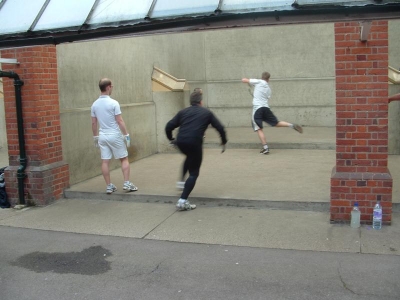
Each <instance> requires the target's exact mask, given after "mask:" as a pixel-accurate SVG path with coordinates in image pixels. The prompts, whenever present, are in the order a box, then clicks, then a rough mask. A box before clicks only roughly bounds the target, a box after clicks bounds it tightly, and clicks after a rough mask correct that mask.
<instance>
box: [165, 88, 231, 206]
mask: <svg viewBox="0 0 400 300" xmlns="http://www.w3.org/2000/svg"><path fill="white" fill-rule="evenodd" d="M202 100H203V95H202V93H201V92H200V91H195V92H193V93H192V94H191V95H190V104H191V106H189V107H187V108H185V109H183V110H181V111H180V112H178V113H177V114H176V116H175V117H173V118H172V120H171V121H169V122H168V123H167V125H166V126H165V133H166V135H167V138H168V139H169V140H170V141H171V143H173V144H175V145H176V146H177V147H178V148H179V150H180V151H181V152H182V153H183V154H185V155H186V160H185V162H184V168H185V166H186V167H187V169H188V170H189V177H188V179H187V180H186V182H185V186H184V188H183V191H182V194H181V198H180V199H179V200H178V202H177V203H176V207H177V208H178V209H179V210H191V209H195V208H196V205H195V204H190V202H189V201H188V200H187V199H188V197H189V195H190V193H191V192H192V190H193V188H194V186H195V184H196V180H197V177H199V172H200V166H201V162H202V159H203V137H204V132H205V131H206V129H207V127H208V125H210V124H211V126H213V127H214V128H215V129H216V130H217V131H218V132H219V134H220V136H221V145H222V146H223V147H225V144H226V143H227V139H226V133H225V129H224V126H223V125H222V124H221V123H220V122H219V121H218V119H217V118H216V117H215V116H214V114H213V113H212V112H211V111H210V110H208V109H207V108H204V107H203V102H202ZM177 127H179V133H178V136H177V138H176V140H175V139H174V138H173V137H172V131H173V130H174V129H175V128H177Z"/></svg>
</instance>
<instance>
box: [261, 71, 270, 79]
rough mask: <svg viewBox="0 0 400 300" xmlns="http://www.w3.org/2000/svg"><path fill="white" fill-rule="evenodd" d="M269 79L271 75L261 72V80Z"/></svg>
mask: <svg viewBox="0 0 400 300" xmlns="http://www.w3.org/2000/svg"><path fill="white" fill-rule="evenodd" d="M270 77H271V74H269V73H268V72H263V73H262V75H261V79H263V80H268V79H269V78H270Z"/></svg>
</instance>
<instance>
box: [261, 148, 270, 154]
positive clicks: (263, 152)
mask: <svg viewBox="0 0 400 300" xmlns="http://www.w3.org/2000/svg"><path fill="white" fill-rule="evenodd" d="M260 153H261V154H268V153H269V148H267V149H264V148H263V149H262V150H261V151H260Z"/></svg>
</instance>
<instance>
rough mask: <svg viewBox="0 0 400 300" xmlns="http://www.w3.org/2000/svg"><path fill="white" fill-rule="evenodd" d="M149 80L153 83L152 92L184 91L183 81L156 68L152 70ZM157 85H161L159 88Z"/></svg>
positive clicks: (184, 82)
mask: <svg viewBox="0 0 400 300" xmlns="http://www.w3.org/2000/svg"><path fill="white" fill-rule="evenodd" d="M151 80H152V81H153V90H169V91H173V92H180V91H183V90H184V87H185V84H186V80H185V79H178V78H175V77H174V76H172V75H170V74H168V73H167V72H164V71H163V70H161V69H159V68H156V67H154V68H153V74H152V75H151ZM154 83H156V84H154ZM158 85H161V87H159V86H158Z"/></svg>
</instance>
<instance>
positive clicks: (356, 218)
mask: <svg viewBox="0 0 400 300" xmlns="http://www.w3.org/2000/svg"><path fill="white" fill-rule="evenodd" d="M360 216H361V212H360V210H359V208H358V203H357V202H356V203H354V207H353V210H352V211H351V221H350V227H352V228H358V227H360Z"/></svg>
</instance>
